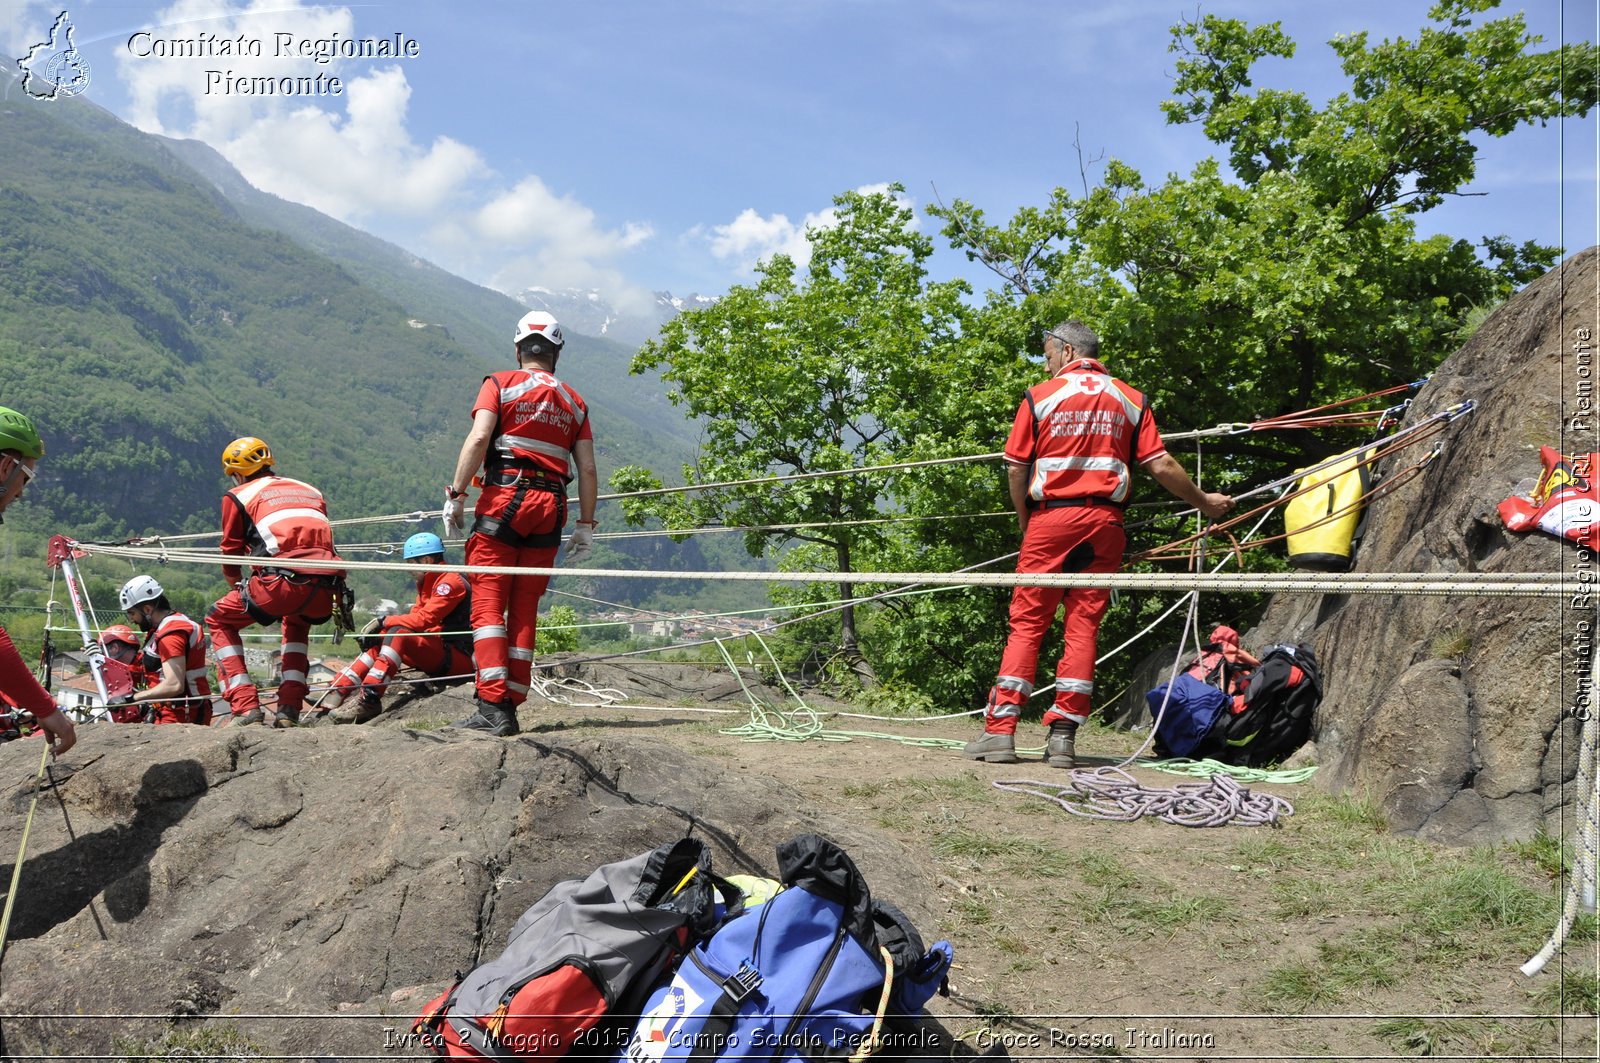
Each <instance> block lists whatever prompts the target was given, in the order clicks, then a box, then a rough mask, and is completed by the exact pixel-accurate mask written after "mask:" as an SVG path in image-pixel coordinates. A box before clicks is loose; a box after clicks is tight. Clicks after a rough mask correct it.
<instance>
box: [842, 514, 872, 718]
mask: <svg viewBox="0 0 1600 1063" xmlns="http://www.w3.org/2000/svg"><path fill="white" fill-rule="evenodd" d="M837 550H838V557H839V571H840V573H847V572H849V571H851V569H850V544H849V543H848V542H842V543H840V544H839V545H838V547H837ZM855 594H856V588H855V584H853V583H847V582H845V581H844V580H840V581H839V597H840V598H841V599H843V600H844V601H849V600H850V599H851V598H854V597H855ZM839 650H840V652H842V653H843V654H844V659H845V662H846V663H847V664H849V666H850V671H851V672H853V673H854V674H855V677H856V678H857V679H858V680H860V682H861V684H862V685H863V686H868V687H872V686H877V685H878V673H877V672H875V671H873V669H872V662H871V661H869V660H867V658H866V657H865V656H864V655H863V654H862V652H861V644H860V642H859V641H857V639H856V607H855V606H853V605H847V606H845V607H844V608H843V609H840V610H839Z"/></svg>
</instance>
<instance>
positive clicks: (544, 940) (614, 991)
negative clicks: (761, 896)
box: [412, 838, 743, 1059]
mask: <svg viewBox="0 0 1600 1063" xmlns="http://www.w3.org/2000/svg"><path fill="white" fill-rule="evenodd" d="M719 895H721V896H722V897H723V898H724V900H725V902H726V907H727V910H728V914H730V915H731V914H736V913H737V912H739V911H741V910H742V907H743V903H742V898H741V896H740V894H739V891H738V890H737V889H736V888H734V887H732V886H731V885H729V884H728V883H727V882H726V880H724V879H721V878H718V877H717V876H716V875H714V874H712V872H711V851H710V849H708V848H707V847H706V845H705V843H704V842H701V841H699V840H698V839H694V838H680V839H678V840H677V841H675V842H672V843H670V844H668V845H663V846H661V847H660V848H658V849H655V850H652V851H651V852H648V853H642V854H640V855H638V856H636V857H633V858H632V859H629V860H623V861H619V862H617V863H612V864H604V865H602V866H601V867H599V868H596V869H595V870H594V872H593V873H591V874H590V875H589V877H588V878H585V879H570V880H568V881H566V882H560V883H557V884H556V885H555V886H554V887H553V888H552V889H551V890H550V892H549V893H547V894H545V895H544V897H543V898H542V899H541V900H540V901H539V902H538V903H537V904H535V905H534V906H533V907H532V908H529V909H528V910H527V911H526V912H524V913H523V914H522V917H521V918H520V919H518V920H517V923H516V925H515V926H513V927H512V928H511V937H510V940H509V941H508V942H507V943H506V949H505V951H504V952H503V953H501V954H500V955H499V956H498V957H497V958H495V959H493V960H490V961H489V962H487V963H485V964H482V965H481V966H479V967H476V968H474V969H473V971H472V972H471V973H470V974H468V975H466V976H465V977H464V978H460V979H459V980H458V981H457V982H456V984H455V985H453V986H451V987H450V989H448V990H447V991H445V992H444V993H442V994H440V995H439V996H438V997H436V998H434V999H433V1000H432V1001H431V1002H429V1004H428V1006H427V1007H426V1008H425V1009H424V1010H423V1012H422V1015H421V1016H420V1017H419V1018H418V1019H417V1021H416V1022H415V1023H414V1024H413V1026H412V1031H413V1032H414V1033H416V1034H418V1035H420V1038H421V1040H422V1043H423V1044H426V1045H427V1046H428V1047H430V1048H432V1049H433V1050H434V1051H435V1052H437V1053H438V1054H439V1055H441V1056H448V1057H451V1058H459V1059H484V1058H489V1059H505V1058H507V1057H528V1058H532V1057H535V1056H537V1057H539V1058H542V1059H552V1058H556V1057H559V1056H564V1055H567V1054H568V1053H570V1052H572V1051H573V1050H574V1048H577V1049H578V1050H579V1051H580V1052H582V1053H583V1054H591V1052H593V1051H594V1050H595V1049H596V1048H597V1047H599V1046H591V1045H590V1043H589V1040H588V1038H592V1037H594V1036H596V1035H597V1034H599V1033H601V1032H603V1030H604V1027H603V1025H602V1023H603V1021H604V1020H605V1019H606V1018H607V1017H608V1016H618V1017H621V1016H627V1015H630V1014H631V1015H636V1014H637V1012H638V1007H639V1004H640V1003H641V1002H642V998H643V996H644V995H645V994H646V993H647V992H648V991H649V989H650V988H651V986H652V985H653V984H654V983H655V982H656V981H657V980H658V979H659V978H660V977H661V976H662V974H663V973H664V972H666V971H667V970H669V969H670V968H671V967H672V965H673V964H675V963H676V962H677V960H678V958H679V957H680V956H681V955H682V954H683V952H684V951H685V950H686V949H688V948H689V947H690V946H692V945H694V944H695V943H696V942H697V941H699V940H700V939H702V938H704V937H705V936H706V935H708V934H709V933H710V932H711V931H712V930H713V929H715V927H716V926H717V924H718V922H719V920H720V919H721V918H722V917H723V913H722V911H721V910H720V909H719V908H718V905H717V899H718V896H719ZM600 1054H605V1055H609V1054H610V1052H602V1053H600Z"/></svg>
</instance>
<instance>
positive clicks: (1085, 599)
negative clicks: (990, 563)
mask: <svg viewBox="0 0 1600 1063" xmlns="http://www.w3.org/2000/svg"><path fill="white" fill-rule="evenodd" d="M1126 545H1127V535H1126V533H1124V532H1123V530H1122V512H1121V511H1120V510H1118V509H1114V508H1111V507H1109V506H1078V507H1067V508H1062V509H1039V510H1035V511H1034V512H1033V513H1032V514H1031V515H1030V516H1029V518H1028V531H1027V533H1026V534H1025V535H1023V537H1022V553H1021V556H1020V557H1018V558H1017V571H1018V572H1019V573H1025V572H1039V573H1043V572H1115V571H1117V569H1119V568H1121V567H1122V551H1123V548H1124V547H1125V546H1126ZM1110 603H1111V592H1110V591H1108V590H1090V589H1087V588H1073V589H1071V590H1068V589H1066V588H1062V587H1018V588H1017V589H1016V590H1015V591H1014V592H1013V593H1012V595H1011V635H1010V637H1009V638H1008V639H1007V640H1006V650H1005V653H1004V655H1002V656H1001V658H1000V675H999V676H998V678H996V679H995V684H994V688H993V689H992V690H990V691H989V705H988V709H987V710H986V712H985V715H984V729H985V730H988V731H991V732H998V733H1002V734H1014V733H1015V732H1016V729H1017V716H1018V714H1019V713H1020V712H1021V711H1022V706H1024V705H1026V704H1027V702H1028V698H1029V697H1030V696H1031V695H1032V694H1033V677H1034V673H1035V671H1036V670H1037V668H1038V662H1039V647H1040V644H1041V643H1043V642H1044V636H1045V632H1046V631H1048V630H1049V628H1050V623H1051V621H1053V620H1054V619H1055V615H1056V610H1057V608H1060V607H1062V606H1065V616H1064V620H1063V623H1064V626H1065V629H1066V632H1065V634H1066V638H1065V644H1064V646H1063V647H1062V652H1061V660H1060V662H1059V663H1058V664H1057V665H1056V697H1055V704H1054V705H1053V706H1051V708H1050V710H1049V711H1048V712H1046V713H1045V717H1044V723H1045V726H1047V727H1048V726H1049V725H1050V724H1052V723H1055V722H1056V721H1057V720H1073V721H1076V722H1078V723H1082V722H1083V721H1084V720H1087V719H1088V718H1089V713H1090V711H1091V710H1092V709H1093V708H1094V704H1093V700H1092V699H1093V695H1094V659H1095V651H1096V645H1097V641H1098V637H1099V634H1100V621H1101V620H1102V619H1103V618H1104V617H1105V615H1106V606H1107V605H1109V604H1110Z"/></svg>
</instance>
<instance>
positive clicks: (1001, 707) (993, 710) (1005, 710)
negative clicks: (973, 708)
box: [989, 702, 1022, 719]
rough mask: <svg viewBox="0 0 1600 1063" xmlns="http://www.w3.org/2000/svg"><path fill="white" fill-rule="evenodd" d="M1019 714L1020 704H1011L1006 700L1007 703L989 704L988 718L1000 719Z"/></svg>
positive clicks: (1020, 711) (1020, 713) (1020, 710)
mask: <svg viewBox="0 0 1600 1063" xmlns="http://www.w3.org/2000/svg"><path fill="white" fill-rule="evenodd" d="M1021 715H1022V706H1021V705H1012V704H1010V703H1009V702H1008V703H1004V704H994V705H990V706H989V718H990V719H1001V718H1002V717H1006V716H1021Z"/></svg>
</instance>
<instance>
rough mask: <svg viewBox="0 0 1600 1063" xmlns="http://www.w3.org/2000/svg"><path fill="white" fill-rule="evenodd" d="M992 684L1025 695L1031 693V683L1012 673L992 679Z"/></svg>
mask: <svg viewBox="0 0 1600 1063" xmlns="http://www.w3.org/2000/svg"><path fill="white" fill-rule="evenodd" d="M994 685H995V686H997V687H999V688H1000V689H1001V690H1015V691H1018V692H1019V693H1021V694H1023V695H1025V696H1026V695H1030V694H1032V693H1033V684H1032V683H1030V682H1028V681H1027V680H1026V679H1020V678H1018V677H1017V676H1014V675H1003V676H1001V677H1000V678H998V679H996V680H995V681H994Z"/></svg>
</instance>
